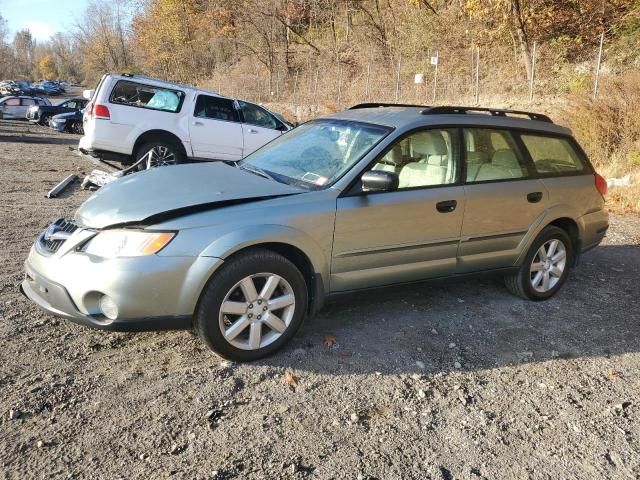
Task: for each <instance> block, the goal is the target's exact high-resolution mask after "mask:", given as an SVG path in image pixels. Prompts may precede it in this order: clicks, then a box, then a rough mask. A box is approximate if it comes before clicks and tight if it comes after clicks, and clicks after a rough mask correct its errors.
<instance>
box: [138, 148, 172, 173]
mask: <svg viewBox="0 0 640 480" xmlns="http://www.w3.org/2000/svg"><path fill="white" fill-rule="evenodd" d="M145 156H146V157H147V159H146V162H145V163H146V165H147V169H149V168H153V167H164V166H165V165H175V163H176V156H175V154H174V153H173V152H172V151H171V150H170V149H169V147H165V146H164V145H156V146H155V147H153V148H152V149H150V150H149V151H148V152H147V153H146V154H145Z"/></svg>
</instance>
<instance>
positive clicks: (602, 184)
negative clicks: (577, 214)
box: [593, 173, 607, 197]
mask: <svg viewBox="0 0 640 480" xmlns="http://www.w3.org/2000/svg"><path fill="white" fill-rule="evenodd" d="M593 176H594V177H595V180H596V188H597V189H598V191H599V192H600V195H602V196H603V197H604V196H605V195H606V194H607V181H606V180H605V179H604V177H603V176H601V175H599V174H597V173H594V174H593Z"/></svg>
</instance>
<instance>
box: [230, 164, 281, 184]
mask: <svg viewBox="0 0 640 480" xmlns="http://www.w3.org/2000/svg"><path fill="white" fill-rule="evenodd" d="M238 168H239V169H241V170H246V171H247V172H251V173H253V174H255V175H260V176H261V177H264V178H268V179H269V180H273V181H277V180H276V179H275V178H273V177H272V176H271V175H269V174H268V173H267V172H265V171H264V170H262V169H261V168H258V167H255V166H248V164H246V163H242V164H238Z"/></svg>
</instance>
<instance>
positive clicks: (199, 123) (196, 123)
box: [193, 120, 204, 127]
mask: <svg viewBox="0 0 640 480" xmlns="http://www.w3.org/2000/svg"><path fill="white" fill-rule="evenodd" d="M193 124H194V125H195V126H196V127H201V126H203V125H204V123H202V122H198V121H197V120H196V121H195V122H193Z"/></svg>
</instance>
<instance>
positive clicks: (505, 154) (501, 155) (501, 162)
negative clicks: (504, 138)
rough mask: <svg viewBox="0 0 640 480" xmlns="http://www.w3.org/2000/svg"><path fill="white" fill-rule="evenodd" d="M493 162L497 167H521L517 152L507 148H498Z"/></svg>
mask: <svg viewBox="0 0 640 480" xmlns="http://www.w3.org/2000/svg"><path fill="white" fill-rule="evenodd" d="M491 163H492V164H493V165H495V166H497V167H504V168H520V164H519V163H518V159H517V158H516V154H515V153H514V151H513V150H511V149H507V148H504V149H500V150H496V151H495V153H494V154H493V158H492V159H491Z"/></svg>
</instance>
